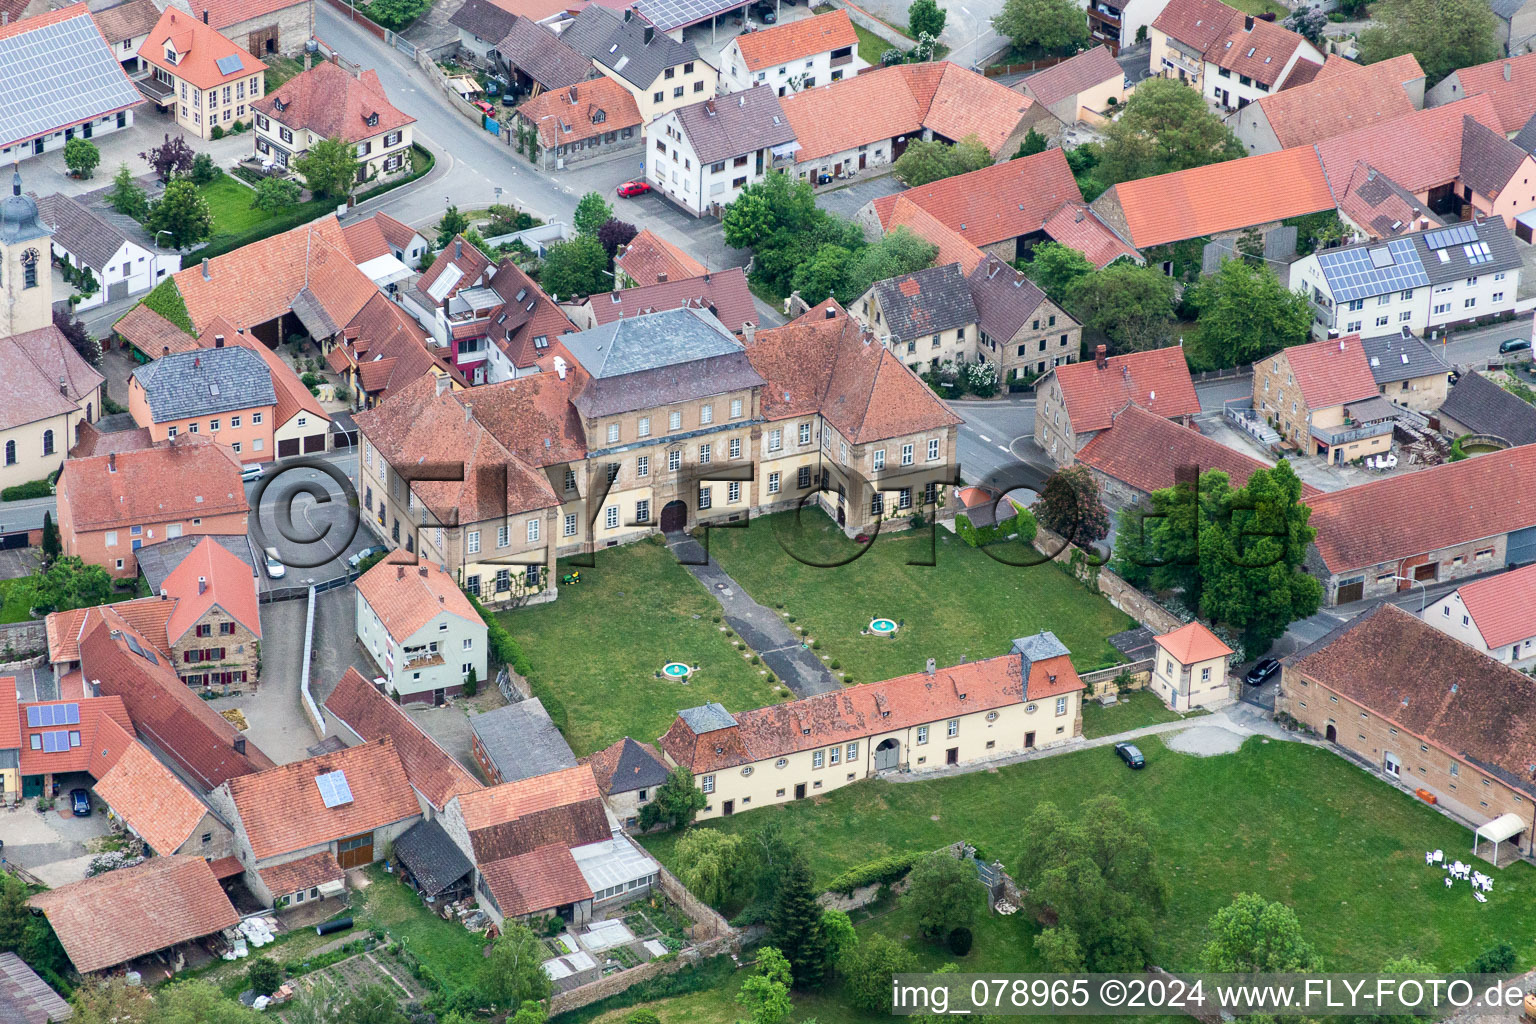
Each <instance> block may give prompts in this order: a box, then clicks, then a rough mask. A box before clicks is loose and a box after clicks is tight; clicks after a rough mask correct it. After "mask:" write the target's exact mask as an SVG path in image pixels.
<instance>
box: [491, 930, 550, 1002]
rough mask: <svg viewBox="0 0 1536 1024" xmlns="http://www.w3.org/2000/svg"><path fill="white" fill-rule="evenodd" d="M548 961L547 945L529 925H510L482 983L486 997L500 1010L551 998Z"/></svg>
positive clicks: (494, 947)
mask: <svg viewBox="0 0 1536 1024" xmlns="http://www.w3.org/2000/svg"><path fill="white" fill-rule="evenodd" d="M545 959H547V957H546V954H545V951H544V944H543V943H541V942H540V941H539V940H538V937H537V936H535V935H534V934H533V932H532V931H531V930H530V929H529V928H528V926H527V925H524V924H518V923H517V922H514V921H508V922H507V926H506V929H505V930H504V931H503V932H502V933H501V935H500V936H499V937H498V938H497V939H496V942H495V944H494V945H492V946H491V955H490V957H489V958H487V960H486V963H485V970H484V972H483V973H482V974H481V978H480V983H481V986H482V987H483V989H484V991H485V994H486V996H487V997H488V998H489V999H490V1000H491V1001H492V1002H493V1003H495V1004H496V1005H497V1006H500V1007H503V1008H510V1007H513V1006H521V1005H522V1004H523V1002H524V1000H528V999H534V1000H538V999H547V998H548V997H549V988H550V984H549V975H547V974H545V973H544V961H545Z"/></svg>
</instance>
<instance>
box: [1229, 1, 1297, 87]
mask: <svg viewBox="0 0 1536 1024" xmlns="http://www.w3.org/2000/svg"><path fill="white" fill-rule="evenodd" d="M1235 13H1236V16H1235V17H1233V18H1232V20H1231V21H1229V22H1228V23H1227V27H1226V31H1225V32H1223V33H1222V34H1221V35H1220V36H1219V37H1217V39H1216V40H1215V41H1214V42H1213V43H1212V44H1211V45H1210V46H1209V47H1208V48H1207V49H1206V51H1205V59H1206V60H1208V61H1210V62H1211V63H1213V64H1215V65H1216V66H1217V67H1221V68H1226V69H1227V70H1229V71H1232V72H1235V73H1237V74H1239V75H1247V76H1248V77H1249V78H1252V79H1253V80H1254V81H1256V82H1262V83H1263V84H1265V85H1271V86H1272V85H1274V84H1275V83H1276V82H1277V81H1279V80H1280V73H1281V72H1282V71H1284V70H1285V65H1286V63H1287V62H1288V61H1289V60H1290V59H1291V55H1292V54H1294V53H1296V51H1298V50H1301V49H1303V48H1305V49H1310V50H1312V51H1313V52H1314V53H1316V52H1317V51H1316V50H1315V49H1313V47H1312V44H1311V43H1309V42H1307V40H1306V39H1305V38H1304V37H1303V36H1301V35H1299V34H1298V33H1296V32H1292V31H1291V30H1290V29H1288V28H1284V27H1283V26H1281V25H1277V24H1276V23H1274V22H1272V21H1265V20H1263V19H1262V18H1254V17H1252V16H1250V15H1245V14H1242V13H1237V12H1235ZM1318 56H1321V54H1318ZM1298 59H1300V58H1298Z"/></svg>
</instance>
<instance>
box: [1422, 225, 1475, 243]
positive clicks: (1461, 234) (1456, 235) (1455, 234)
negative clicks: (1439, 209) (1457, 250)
mask: <svg viewBox="0 0 1536 1024" xmlns="http://www.w3.org/2000/svg"><path fill="white" fill-rule="evenodd" d="M1475 241H1477V228H1475V227H1473V226H1472V225H1471V224H1457V225H1456V226H1455V227H1450V228H1445V229H1443V230H1441V231H1431V232H1430V233H1429V234H1427V235H1425V236H1424V244H1425V245H1427V246H1428V247H1429V248H1431V249H1449V248H1450V247H1451V246H1453V245H1466V244H1467V243H1468V242H1475Z"/></svg>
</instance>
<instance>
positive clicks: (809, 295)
mask: <svg viewBox="0 0 1536 1024" xmlns="http://www.w3.org/2000/svg"><path fill="white" fill-rule="evenodd" d="M852 262H853V253H852V252H850V251H849V250H848V249H846V248H844V247H843V246H841V245H835V244H827V245H823V246H821V247H820V248H818V249H817V250H816V252H815V253H814V254H813V255H812V256H811V258H810V259H808V260H806V261H805V262H804V263H801V264H800V266H799V267H797V268H796V269H795V276H794V278H793V281H794V285H795V290H796V291H798V292H799V293H800V297H801V298H802V299H804V300H805V301H806V302H809V303H810V304H811V305H813V306H814V305H816V304H817V303H818V302H823V301H825V300H826V299H827V298H828V297H829V296H831V295H832V294H833V293H834V292H836V291H837V290H838V288H839V287H841V286H842V285H843V283H844V281H846V280H847V278H848V270H849V265H850V264H851V263H852Z"/></svg>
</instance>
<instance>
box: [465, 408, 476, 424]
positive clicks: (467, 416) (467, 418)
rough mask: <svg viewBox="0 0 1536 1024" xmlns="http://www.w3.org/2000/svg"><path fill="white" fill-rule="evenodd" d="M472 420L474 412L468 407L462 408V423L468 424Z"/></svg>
mask: <svg viewBox="0 0 1536 1024" xmlns="http://www.w3.org/2000/svg"><path fill="white" fill-rule="evenodd" d="M474 418H475V414H474V411H473V410H472V409H470V407H469V406H467V405H466V406H465V407H464V422H465V423H468V422H469V421H470V420H472V419H474Z"/></svg>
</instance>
